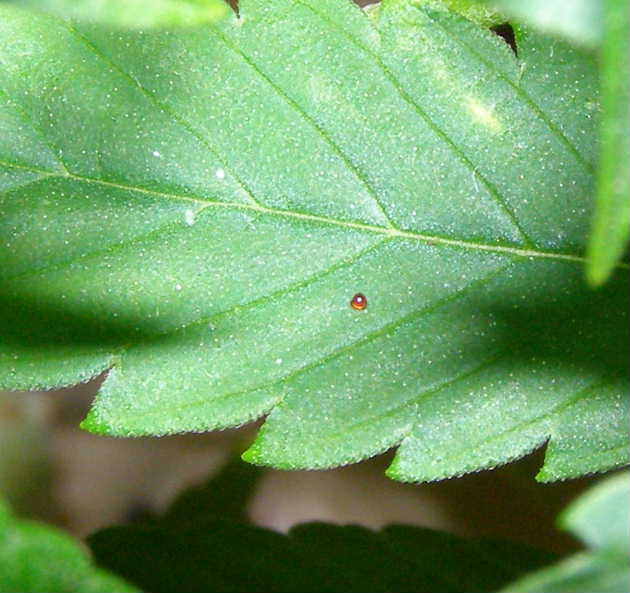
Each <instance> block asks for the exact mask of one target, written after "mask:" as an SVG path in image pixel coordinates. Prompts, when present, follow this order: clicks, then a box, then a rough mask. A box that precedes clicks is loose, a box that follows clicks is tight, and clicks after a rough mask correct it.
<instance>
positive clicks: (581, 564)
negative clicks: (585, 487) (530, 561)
mask: <svg viewBox="0 0 630 593" xmlns="http://www.w3.org/2000/svg"><path fill="white" fill-rule="evenodd" d="M628 494H630V474H628V473H626V472H624V473H621V474H618V475H616V476H613V477H611V478H608V479H607V480H605V481H604V482H602V483H600V484H599V485H597V486H596V487H595V488H593V489H592V490H590V491H589V492H587V493H586V494H585V495H583V496H582V497H581V498H579V499H578V500H577V501H576V502H575V503H573V505H571V506H570V507H569V508H568V509H567V511H566V512H565V513H564V515H563V516H562V519H561V524H562V525H563V526H564V528H565V529H568V530H569V531H571V532H573V533H574V534H575V535H576V536H578V537H579V538H580V539H581V540H582V541H583V542H584V543H585V544H586V545H587V546H588V547H589V548H590V549H589V551H588V552H584V553H581V554H576V555H574V556H572V557H570V558H568V559H567V560H564V561H562V562H560V563H559V564H556V565H554V566H552V567H550V568H546V569H544V570H541V571H539V572H537V573H534V574H532V575H529V576H527V577H525V578H524V579H522V580H519V581H518V582H516V583H513V584H512V585H510V586H508V587H506V588H505V589H504V591H506V592H510V593H519V592H523V593H525V592H526V593H554V592H557V591H563V592H566V593H588V592H590V591H603V592H605V593H625V592H626V591H628V589H629V588H630V578H629V576H628V565H629V563H630V557H629V555H628V547H629V546H630V538H629V536H628V532H629V529H630V525H629V523H628Z"/></svg>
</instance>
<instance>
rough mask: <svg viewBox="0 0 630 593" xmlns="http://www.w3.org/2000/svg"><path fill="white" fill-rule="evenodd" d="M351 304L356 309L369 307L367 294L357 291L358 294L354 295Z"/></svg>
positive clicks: (360, 309)
mask: <svg viewBox="0 0 630 593" xmlns="http://www.w3.org/2000/svg"><path fill="white" fill-rule="evenodd" d="M350 306H351V307H352V308H353V309H355V310H356V311H363V309H365V308H366V307H367V299H366V298H365V295H363V294H361V293H360V292H357V294H355V295H354V296H353V297H352V300H351V301H350Z"/></svg>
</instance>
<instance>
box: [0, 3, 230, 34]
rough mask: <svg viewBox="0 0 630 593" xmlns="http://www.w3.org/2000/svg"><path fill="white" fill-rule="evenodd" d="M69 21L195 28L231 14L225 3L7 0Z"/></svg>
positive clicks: (134, 27) (146, 26) (134, 26)
mask: <svg viewBox="0 0 630 593" xmlns="http://www.w3.org/2000/svg"><path fill="white" fill-rule="evenodd" d="M6 1H8V2H10V3H12V4H17V5H21V6H25V7H27V8H34V9H37V10H42V11H45V12H49V13H52V14H55V15H57V16H59V17H62V18H65V19H72V20H79V21H86V22H91V23H101V24H106V25H111V26H119V27H124V28H131V29H146V28H150V27H160V28H161V27H177V26H182V27H184V26H195V25H203V24H206V23H211V22H215V21H218V20H219V19H220V18H221V17H223V16H225V15H226V14H227V12H228V10H229V9H228V6H227V4H226V3H224V2H223V0H6Z"/></svg>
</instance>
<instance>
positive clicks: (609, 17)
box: [586, 0, 630, 286]
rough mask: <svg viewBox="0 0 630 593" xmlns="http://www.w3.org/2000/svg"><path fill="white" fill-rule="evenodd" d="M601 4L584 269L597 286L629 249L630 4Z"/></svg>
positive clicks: (612, 0)
mask: <svg viewBox="0 0 630 593" xmlns="http://www.w3.org/2000/svg"><path fill="white" fill-rule="evenodd" d="M603 7H604V27H605V35H604V38H603V42H602V48H601V56H600V76H601V103H602V117H601V131H600V160H599V171H598V180H597V181H598V187H597V202H596V209H595V216H594V219H593V228H592V231H591V238H590V244H589V251H588V255H589V261H588V264H587V268H586V272H587V277H588V280H589V282H590V283H591V284H592V285H594V286H597V285H600V284H602V283H603V282H605V281H606V280H607V279H608V278H609V276H610V275H611V274H612V272H613V269H614V267H615V265H616V264H617V262H618V261H619V260H620V259H621V258H622V257H623V255H624V253H625V252H626V249H627V246H628V233H629V231H630V169H629V167H630V164H629V163H630V140H629V137H630V123H629V121H628V101H629V86H630V84H629V80H628V52H629V51H630V47H629V44H628V2H626V1H625V0H604V3H603Z"/></svg>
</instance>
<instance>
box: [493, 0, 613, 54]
mask: <svg viewBox="0 0 630 593" xmlns="http://www.w3.org/2000/svg"><path fill="white" fill-rule="evenodd" d="M606 2H612V3H615V2H618V0H527V1H525V2H523V0H491V1H490V2H488V3H489V4H491V5H492V6H494V7H496V8H498V9H499V10H501V11H502V12H504V13H505V14H508V15H510V16H512V17H514V18H516V19H517V20H519V21H521V22H523V23H527V24H530V25H532V26H535V27H536V28H538V29H539V30H541V31H547V32H550V33H557V34H560V35H562V36H564V37H566V38H567V39H570V40H572V41H574V42H577V43H579V44H582V45H584V46H587V47H589V46H595V45H597V44H599V42H600V40H601V38H602V37H603V35H602V4H605V3H606ZM618 3H619V4H621V2H618Z"/></svg>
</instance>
